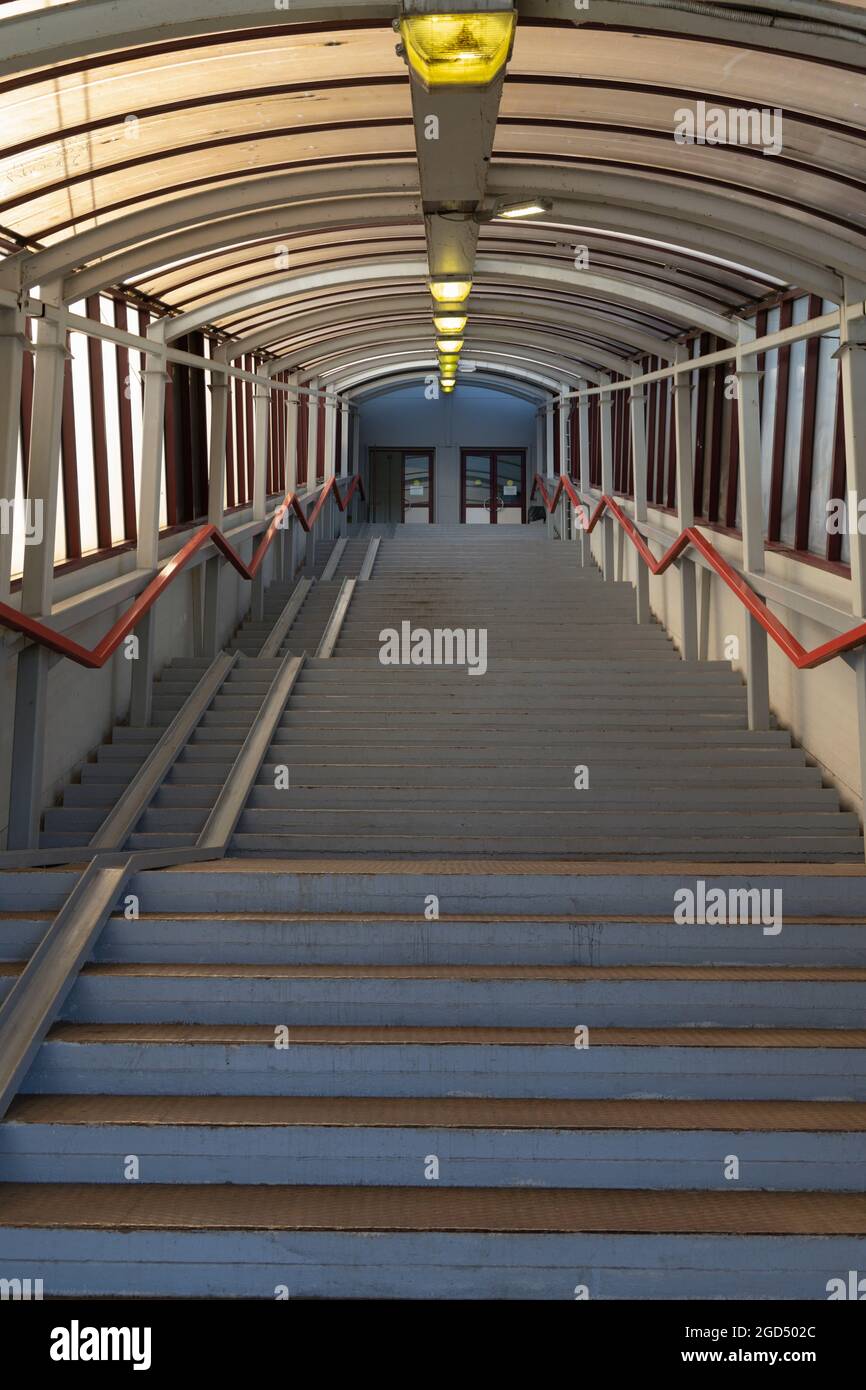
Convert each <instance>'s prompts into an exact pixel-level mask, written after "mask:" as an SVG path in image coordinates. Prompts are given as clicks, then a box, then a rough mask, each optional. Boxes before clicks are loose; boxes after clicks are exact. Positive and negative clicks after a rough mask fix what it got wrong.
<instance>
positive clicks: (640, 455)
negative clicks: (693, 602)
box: [587, 367, 652, 623]
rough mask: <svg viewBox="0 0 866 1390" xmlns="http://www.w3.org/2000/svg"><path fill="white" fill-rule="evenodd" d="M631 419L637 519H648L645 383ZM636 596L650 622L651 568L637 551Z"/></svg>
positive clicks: (643, 619)
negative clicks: (649, 568)
mask: <svg viewBox="0 0 866 1390" xmlns="http://www.w3.org/2000/svg"><path fill="white" fill-rule="evenodd" d="M637 371H638V369H637V367H635V369H634V371H633V375H635V376H636V375H637ZM587 408H588V406H587ZM629 419H630V424H631V457H632V467H633V470H634V519H635V521H636V522H638V524H640V523H641V522H643V521H646V519H647V447H646V392H645V391H644V389H643V387H642V386H632V389H631V391H630V392H629ZM635 598H636V606H637V620H638V622H639V623H648V622H650V620H651V616H652V615H651V613H650V601H649V570H648V569H647V567H646V565H645V564H644V562H643V560H642V559H641V558H640V556H639V555H637V554H636V555H635Z"/></svg>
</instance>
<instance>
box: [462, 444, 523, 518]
mask: <svg viewBox="0 0 866 1390" xmlns="http://www.w3.org/2000/svg"><path fill="white" fill-rule="evenodd" d="M460 465H461V466H460V478H461V484H460V489H461V492H460V496H461V506H460V519H461V521H465V522H466V523H467V524H468V525H470V526H472V525H478V524H482V525H485V526H487V525H494V526H495V525H497V524H498V525H500V526H503V525H514V524H517V525H520V523H521V522H523V521H525V520H526V455H525V453H524V452H523V450H522V449H514V450H504V449H503V450H499V449H483V450H474V449H463V450H462V451H461V454H460Z"/></svg>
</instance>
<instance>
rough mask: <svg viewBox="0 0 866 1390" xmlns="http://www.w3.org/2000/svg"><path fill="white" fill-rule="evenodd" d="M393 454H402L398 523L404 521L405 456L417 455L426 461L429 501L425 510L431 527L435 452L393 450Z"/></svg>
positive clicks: (433, 506)
mask: <svg viewBox="0 0 866 1390" xmlns="http://www.w3.org/2000/svg"><path fill="white" fill-rule="evenodd" d="M392 452H393V453H395V454H402V457H401V459H400V521H401V523H402V524H405V521H406V455H407V454H418V455H421V456H423V457H426V459H427V495H428V497H429V499H430V502H429V506H428V508H427V524H428V525H432V524H433V521H434V520H435V513H436V450H435V449H394V450H392Z"/></svg>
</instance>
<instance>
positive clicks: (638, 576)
mask: <svg viewBox="0 0 866 1390" xmlns="http://www.w3.org/2000/svg"><path fill="white" fill-rule="evenodd" d="M631 374H632V376H639V375H640V368H639V367H637V366H634V367H632V373H631ZM645 400H646V392H645V391H644V389H643V387H642V386H635V385H632V387H631V390H630V391H629V412H630V419H631V456H632V463H633V465H634V519H635V522H636V524H637V526H638V528H640V524H641V522H644V521H646V519H647V496H646V489H647V476H646V470H647V453H646V410H645V407H644V401H645ZM649 579H650V577H649V570H648V569H647V567H646V565H645V564H644V562H643V560H642V559H641V558H640V556H639V555H637V554H635V596H636V604H637V620H638V622H639V623H648V622H649V621H650V617H651V614H650V602H649V587H650V586H649Z"/></svg>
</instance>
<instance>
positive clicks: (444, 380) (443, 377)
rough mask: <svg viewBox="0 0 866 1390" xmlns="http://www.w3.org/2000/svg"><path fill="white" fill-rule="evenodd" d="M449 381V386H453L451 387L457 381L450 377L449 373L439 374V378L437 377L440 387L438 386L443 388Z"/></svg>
mask: <svg viewBox="0 0 866 1390" xmlns="http://www.w3.org/2000/svg"><path fill="white" fill-rule="evenodd" d="M449 381H450V382H451V385H452V386H453V385H454V384H455V382H456V381H457V378H456V376H451V375H450V373H448V372H442V373H441V374H440V376H439V385H440V386H445V385H446V384H447V383H448V382H449Z"/></svg>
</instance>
